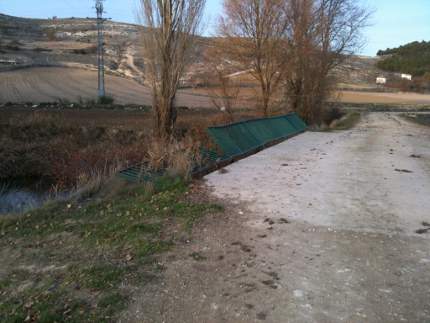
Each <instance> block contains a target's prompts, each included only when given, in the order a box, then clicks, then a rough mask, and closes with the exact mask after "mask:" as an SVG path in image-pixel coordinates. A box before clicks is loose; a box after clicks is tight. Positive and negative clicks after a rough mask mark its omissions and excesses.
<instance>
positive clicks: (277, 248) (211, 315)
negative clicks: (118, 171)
mask: <svg viewBox="0 0 430 323" xmlns="http://www.w3.org/2000/svg"><path fill="white" fill-rule="evenodd" d="M206 185H208V186H209V187H211V188H212V190H213V193H212V194H214V195H215V196H216V197H217V198H220V199H222V201H224V203H225V204H226V205H227V211H226V212H227V214H228V216H223V217H220V218H213V219H208V220H207V221H206V223H204V224H203V225H202V228H200V231H199V232H200V233H198V235H197V237H196V239H195V240H192V241H188V243H187V244H186V245H185V246H184V247H182V248H180V250H179V251H175V254H170V255H168V256H166V259H165V260H164V261H165V264H167V268H166V270H165V273H164V277H165V278H164V279H163V283H162V284H163V286H162V289H161V291H160V289H159V287H157V285H156V284H154V285H152V284H149V285H148V286H147V288H146V289H145V290H143V291H141V292H140V293H138V295H139V296H138V297H137V298H136V299H135V300H134V302H133V306H132V309H131V311H130V312H129V313H128V314H127V315H126V316H125V317H124V321H129V322H141V321H142V320H143V321H145V322H235V323H236V322H261V321H265V322H303V323H310V322H327V323H335V322H354V323H356V322H384V323H385V322H420V323H422V322H430V302H429V299H430V232H429V233H424V232H425V231H426V228H428V225H429V224H428V223H427V224H426V223H425V222H430V213H429V210H430V198H429V196H430V128H425V127H423V126H417V125H415V124H412V123H408V122H406V121H404V120H403V119H401V118H400V117H397V116H395V115H389V114H376V113H375V114H369V115H367V116H365V117H364V118H363V120H362V122H361V123H360V124H359V126H358V127H357V128H355V129H353V130H350V131H345V132H333V133H315V132H308V133H305V134H303V135H300V136H298V137H295V138H293V139H291V140H289V141H287V142H284V143H282V144H280V145H278V146H275V147H272V148H270V149H267V150H265V151H263V152H261V153H259V154H257V155H254V156H252V157H250V158H247V159H244V160H242V161H240V162H238V163H235V164H233V165H231V166H229V167H227V168H226V170H225V171H223V172H217V173H213V174H211V175H209V176H208V177H207V183H206ZM423 223H424V224H423ZM417 230H420V231H419V232H421V233H422V234H418V233H416V231H417ZM190 255H193V256H192V257H191V256H190ZM195 255H198V257H196V256H195Z"/></svg>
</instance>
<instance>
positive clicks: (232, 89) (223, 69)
mask: <svg viewBox="0 0 430 323" xmlns="http://www.w3.org/2000/svg"><path fill="white" fill-rule="evenodd" d="M204 61H205V64H206V70H207V72H206V75H205V84H206V88H207V92H208V94H209V95H210V97H211V101H212V103H213V105H214V106H215V107H216V108H218V109H219V110H220V111H221V112H223V113H225V114H226V116H227V117H228V119H229V120H230V121H233V119H234V118H233V113H234V108H235V106H236V104H237V102H238V99H239V94H240V89H241V83H240V81H238V80H236V79H235V78H234V77H233V76H232V75H231V74H232V71H233V69H232V66H231V64H229V61H228V60H226V59H225V57H224V55H223V52H222V47H219V46H217V41H215V43H214V46H212V47H210V48H209V49H208V50H207V52H206V53H205V57H204Z"/></svg>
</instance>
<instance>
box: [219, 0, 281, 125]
mask: <svg viewBox="0 0 430 323" xmlns="http://www.w3.org/2000/svg"><path fill="white" fill-rule="evenodd" d="M284 6H285V0H224V15H223V17H222V18H221V20H220V28H219V29H220V34H221V36H223V38H222V39H223V47H224V52H225V54H226V55H228V57H229V59H231V60H232V61H234V62H235V63H237V65H238V67H239V68H241V69H242V70H248V69H250V74H251V75H252V77H253V78H254V79H255V80H256V81H257V82H258V83H259V87H260V90H261V91H260V94H261V108H262V112H263V114H264V115H265V116H267V115H269V114H270V113H271V104H272V99H273V96H274V94H275V93H276V91H277V90H278V89H279V85H280V84H281V80H282V77H283V72H284V70H285V68H286V59H285V58H286V57H285V46H286V44H287V42H286V39H285V35H286V30H287V19H286V17H285V10H284Z"/></svg>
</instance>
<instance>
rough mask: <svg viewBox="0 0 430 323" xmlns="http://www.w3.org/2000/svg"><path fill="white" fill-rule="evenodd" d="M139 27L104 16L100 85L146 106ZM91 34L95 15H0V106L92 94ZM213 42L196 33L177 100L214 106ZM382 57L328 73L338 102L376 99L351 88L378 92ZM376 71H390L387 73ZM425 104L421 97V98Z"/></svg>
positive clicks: (246, 93)
mask: <svg viewBox="0 0 430 323" xmlns="http://www.w3.org/2000/svg"><path fill="white" fill-rule="evenodd" d="M141 28H142V27H141V26H138V25H133V24H127V23H119V22H114V21H106V24H105V53H106V54H105V62H106V71H107V74H108V76H107V79H106V80H107V81H106V86H107V90H108V93H109V95H111V96H113V97H114V98H115V99H116V100H117V102H119V103H135V104H142V105H147V104H150V103H151V100H150V95H149V93H148V89H147V88H145V87H144V86H142V84H144V82H145V74H144V65H145V58H144V56H143V50H142V47H141V41H140V39H139V37H140V36H139V33H140V31H141ZM96 36H97V30H96V21H95V20H94V19H87V18H69V19H26V18H18V17H11V16H7V15H2V14H0V73H1V77H0V104H1V103H6V102H9V101H10V102H27V101H32V102H45V101H48V102H51V101H57V100H59V99H67V100H70V101H76V100H79V99H94V97H95V93H96V86H97V73H96V63H97V57H96V50H97V48H96V43H97V42H96ZM213 41H214V40H213V39H212V38H208V37H206V38H205V37H199V38H198V41H197V46H196V48H195V51H194V53H193V54H194V55H193V61H192V64H191V66H189V68H188V69H187V70H186V73H185V76H184V77H183V79H182V80H181V81H182V82H181V85H182V87H183V88H184V90H181V91H180V94H179V96H178V104H180V105H182V106H188V107H212V106H213V103H212V100H211V98H210V97H208V95H212V94H213V93H212V92H213V91H210V90H208V89H207V88H205V87H204V84H205V80H207V77H208V75H209V74H208V70H207V66H206V64H205V62H204V60H203V57H204V56H205V51H206V50H207V48H208V47H209V46H211V44H212V43H213ZM385 58H387V57H385ZM381 59H383V58H380V57H364V56H351V57H349V58H348V59H347V60H346V61H345V62H344V63H343V64H342V65H341V66H338V67H337V68H336V69H335V70H334V71H333V74H334V75H333V76H334V77H335V78H336V79H337V82H338V83H337V88H338V89H339V90H340V91H341V92H344V93H343V95H340V96H339V98H340V100H341V101H343V102H354V103H355V102H357V101H359V102H363V103H368V102H379V101H380V100H381V98H380V96H375V95H372V94H366V95H364V96H363V95H359V94H360V93H358V91H361V92H365V93H370V92H381V89H380V88H378V87H377V86H376V84H375V79H376V77H377V76H379V75H381V74H382V71H381V70H380V69H378V65H379V64H380V60H381ZM232 72H240V71H239V70H238V71H233V70H232ZM383 74H384V75H386V76H389V74H390V73H388V72H387V73H383ZM124 78H126V79H127V80H124ZM133 81H134V82H133ZM247 82H249V80H247ZM138 83H139V84H138ZM252 84H253V83H252V82H251V83H250V84H248V86H247V87H244V88H243V89H242V91H241V98H242V99H243V100H244V101H243V102H245V103H244V105H246V106H249V102H250V101H253V100H252V98H251V96H253V95H255V93H254V90H253V89H252ZM348 91H353V92H351V93H347V92H348ZM356 93H357V94H356ZM337 94H339V93H336V96H337ZM340 94H342V93H340ZM376 94H377V93H376ZM393 100H394V101H395V102H398V101H397V100H399V99H398V98H386V97H385V96H384V98H383V101H384V102H385V101H387V102H392V101H393ZM405 100H406V99H404V98H402V99H401V100H400V102H402V103H409V102H410V100H409V99H408V100H406V101H405ZM412 101H414V102H415V99H413V100H412ZM421 101H422V99H420V100H419V102H420V103H421ZM425 101H426V102H428V101H429V100H428V98H425Z"/></svg>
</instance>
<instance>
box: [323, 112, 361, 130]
mask: <svg viewBox="0 0 430 323" xmlns="http://www.w3.org/2000/svg"><path fill="white" fill-rule="evenodd" d="M360 119H361V113H360V112H348V113H347V114H346V115H345V116H343V117H342V118H341V119H339V120H338V121H335V123H334V125H332V126H331V127H330V130H349V129H352V128H354V127H355V126H356V125H357V124H358V122H359V121H360Z"/></svg>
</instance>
